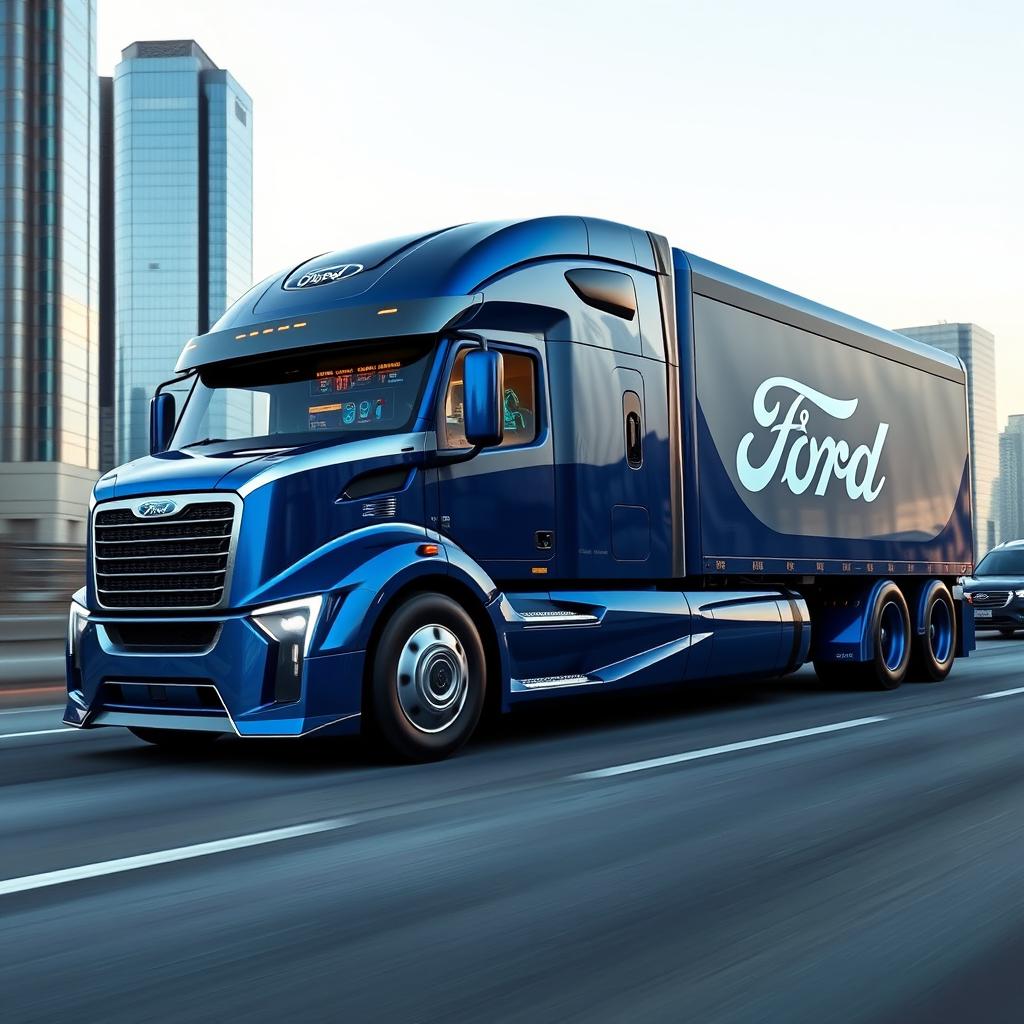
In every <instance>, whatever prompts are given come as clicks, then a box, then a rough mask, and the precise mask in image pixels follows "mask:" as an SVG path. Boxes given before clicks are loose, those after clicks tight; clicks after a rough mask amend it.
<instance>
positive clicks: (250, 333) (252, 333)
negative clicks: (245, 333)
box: [249, 331, 260, 338]
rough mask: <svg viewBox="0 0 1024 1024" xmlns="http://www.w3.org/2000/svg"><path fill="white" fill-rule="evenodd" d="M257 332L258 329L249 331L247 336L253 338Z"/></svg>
mask: <svg viewBox="0 0 1024 1024" xmlns="http://www.w3.org/2000/svg"><path fill="white" fill-rule="evenodd" d="M259 333H260V332H259V331H250V332H249V337H250V338H255V337H256V335H257V334H259Z"/></svg>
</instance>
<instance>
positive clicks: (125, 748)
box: [0, 639, 1024, 1024]
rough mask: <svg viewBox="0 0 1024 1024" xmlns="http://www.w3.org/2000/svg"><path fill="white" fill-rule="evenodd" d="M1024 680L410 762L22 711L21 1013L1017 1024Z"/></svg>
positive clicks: (8, 795) (617, 709)
mask: <svg viewBox="0 0 1024 1024" xmlns="http://www.w3.org/2000/svg"><path fill="white" fill-rule="evenodd" d="M1016 687H1022V688H1024V639H1021V640H1016V641H1012V640H1011V641H1004V640H988V639H982V640H981V641H980V644H979V651H978V652H977V653H976V655H975V656H973V657H972V658H971V659H970V660H969V661H968V662H959V663H958V664H957V666H956V668H955V669H954V674H953V676H951V678H950V679H949V680H948V681H947V682H946V683H943V684H940V685H938V686H928V685H921V684H918V685H911V684H907V685H905V686H904V687H902V689H900V690H898V691H896V692H894V693H888V694H862V693H846V692H835V691H824V690H822V689H820V688H818V687H817V686H816V684H815V681H814V677H813V674H811V673H809V672H807V671H805V672H801V673H800V674H798V675H797V676H794V677H791V678H790V679H789V680H786V681H785V682H784V683H773V684H759V685H755V684H753V683H750V684H730V685H721V686H718V687H716V688H703V689H697V690H694V689H690V690H686V691H683V692H680V693H678V694H673V695H671V696H657V697H653V698H652V697H647V698H642V697H637V696H633V697H632V698H630V699H619V700H614V701H612V700H608V699H603V700H595V699H590V700H587V701H584V702H580V701H576V702H574V703H571V704H566V705H562V706H560V707H558V708H557V709H555V710H551V709H541V708H536V709H533V710H531V711H530V712H529V713H522V714H519V715H517V716H514V717H512V718H510V719H507V720H505V721H503V722H502V723H500V724H499V725H497V726H495V727H492V729H491V730H490V732H489V734H488V735H486V736H485V737H484V738H483V739H481V740H480V741H479V742H477V743H475V744H474V745H473V746H471V747H470V748H469V749H467V750H466V751H465V752H464V753H462V754H461V755H460V756H458V757H456V758H455V759H453V760H451V761H448V762H445V763H442V764H437V765H429V766H421V767H393V766H388V765H385V764H381V763H378V762H375V761H374V760H373V758H372V757H371V756H369V755H368V754H367V752H366V751H364V749H363V748H362V746H361V745H360V744H359V743H358V742H355V741H341V742H339V741H335V742H333V743H332V742H329V741H323V740H321V741H317V742H312V741H310V742H294V741H290V742H283V741H264V742H260V743H252V742H250V743H243V742H242V741H238V740H230V741H222V742H221V743H219V744H217V745H216V746H215V747H214V748H212V750H211V751H210V752H209V753H207V754H204V755H203V756H202V757H201V758H198V759H192V760H187V759H182V758H176V757H173V756H170V755H167V754H165V753H162V752H161V751H159V750H156V749H153V748H149V747H146V746H144V745H142V744H140V743H139V742H138V741H136V740H134V739H133V738H132V737H131V736H130V735H128V734H127V733H122V732H121V731H119V730H118V731H115V730H109V731H107V730H99V731H96V732H92V733H85V734H78V733H69V734H65V733H62V732H50V731H49V730H52V729H56V728H58V725H59V723H58V719H57V713H56V711H55V710H54V709H43V710H32V709H24V708H22V709H18V710H16V711H15V710H11V709H10V708H7V709H5V710H0V1019H2V1020H3V1021H4V1022H5V1024H14V1022H20V1021H28V1020H38V1021H56V1020H75V1021H79V1022H82V1021H104V1022H114V1021H131V1022H139V1021H147V1020H176V1021H206V1020H209V1021H218V1022H223V1021H234V1020H245V1021H247V1022H248V1021H264V1020H268V1021H269V1020H274V1021H279V1020H299V1021H305V1020H331V1021H335V1020H337V1021H389V1022H390V1021H399V1022H403V1021H438V1022H441V1021H443V1022H446V1024H454V1022H459V1021H486V1022H506V1021H522V1022H530V1024H534V1022H546V1021H586V1022H588V1024H590V1022H595V1021H630V1022H632V1021H667V1022H673V1024H677V1022H682V1021H700V1022H702V1024H704V1022H726V1021H728V1022H734V1021H735V1022H740V1021H742V1022H755V1021H756V1022H761V1021H768V1022H776V1021H778V1022H783V1024H797V1022H803V1021H814V1022H819V1021H830V1022H835V1021H844V1022H845V1021H871V1022H890V1021H891V1022H900V1024H906V1022H908V1021H909V1022H914V1021H930V1022H934V1021H947V1020H948V1021H961V1020H970V1021H972V1022H977V1021H1001V1020H1005V1021H1015V1022H1016V1021H1020V1020H1022V1019H1024V970H1022V960H1024V689H1022V691H1021V692H1020V693H1010V694H1006V695H1003V696H998V697H990V698H986V699H979V698H980V697H981V696H982V695H984V694H991V693H993V692H999V691H1004V690H1011V689H1014V688H1016ZM871 719H880V720H871ZM831 726H841V728H834V729H829V730H827V731H826V730H824V729H823V727H831ZM792 733H796V735H788V734H792ZM780 736H782V737H787V738H783V739H777V738H778V737H780ZM764 740H770V742H761V741H764ZM751 741H758V742H756V743H752V742H751ZM722 748H724V749H722ZM678 755H687V756H686V757H685V758H684V757H681V756H678ZM652 762H653V763H652ZM609 769H615V771H614V772H612V771H608V770H609ZM131 858H135V859H131ZM126 859H127V860H126Z"/></svg>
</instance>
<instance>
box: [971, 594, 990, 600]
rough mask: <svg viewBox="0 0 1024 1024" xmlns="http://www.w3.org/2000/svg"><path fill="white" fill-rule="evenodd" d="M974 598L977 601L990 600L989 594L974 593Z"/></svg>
mask: <svg viewBox="0 0 1024 1024" xmlns="http://www.w3.org/2000/svg"><path fill="white" fill-rule="evenodd" d="M974 600H975V601H987V600H988V594H975V595H974Z"/></svg>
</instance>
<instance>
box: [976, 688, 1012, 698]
mask: <svg viewBox="0 0 1024 1024" xmlns="http://www.w3.org/2000/svg"><path fill="white" fill-rule="evenodd" d="M1018 693H1024V686H1016V687H1014V688H1013V689H1012V690H996V691H995V692H994V693H979V694H976V695H975V698H974V699H975V700H995V699H996V697H1013V696H1015V695H1016V694H1018Z"/></svg>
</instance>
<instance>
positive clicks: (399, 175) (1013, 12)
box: [99, 0, 1024, 423]
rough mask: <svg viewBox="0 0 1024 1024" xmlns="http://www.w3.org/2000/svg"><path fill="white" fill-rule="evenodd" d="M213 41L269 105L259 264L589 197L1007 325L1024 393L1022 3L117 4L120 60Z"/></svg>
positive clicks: (106, 61) (716, 247) (832, 290)
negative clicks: (163, 46)
mask: <svg viewBox="0 0 1024 1024" xmlns="http://www.w3.org/2000/svg"><path fill="white" fill-rule="evenodd" d="M176 38H194V39H196V40H197V41H198V42H199V44H200V45H201V46H202V47H203V48H204V49H205V50H206V52H207V53H208V54H209V55H210V57H211V58H212V59H213V60H214V61H215V62H216V63H217V64H218V65H219V66H220V67H224V68H227V69H228V70H229V71H230V72H231V73H232V74H233V75H234V76H235V78H236V79H237V80H238V81H239V82H240V84H241V85H242V86H243V88H245V89H246V91H247V92H248V93H249V94H250V96H251V97H252V100H253V125H254V128H253V130H254V137H255V157H254V160H255V170H254V187H255V194H254V220H255V228H254V230H255V242H254V245H255V254H254V255H255V278H256V280H259V279H261V278H262V277H264V276H266V275H268V274H270V273H272V272H274V271H276V270H278V269H280V268H282V267H284V266H287V265H293V264H295V263H297V262H299V261H300V260H302V259H304V258H306V257H308V256H311V255H314V254H317V253H320V252H324V251H328V250H333V249H341V248H347V247H348V246H350V245H355V244H358V243H360V242H364V241H370V240H373V239H377V238H387V237H389V236H392V235H402V234H409V233H411V232H414V231H417V230H420V229H423V230H429V229H431V228H436V227H441V226H445V225H448V224H457V223H462V222H464V221H471V220H500V219H505V218H517V217H530V216H538V215H546V214H553V213H570V214H571V213H577V214H585V215H591V216H597V217H604V218H607V219H609V220H618V221H623V222H625V223H628V224H633V225H636V226H638V227H642V228H645V229H649V230H654V231H657V232H659V233H661V234H664V235H667V236H668V238H669V240H670V241H671V242H672V244H673V245H676V246H678V247H680V248H683V249H688V250H690V251H692V252H695V253H698V254H699V255H701V256H704V257H707V258H709V259H712V260H715V261H717V262H720V263H724V264H727V265H728V266H731V267H734V268H735V269H737V270H739V271H742V272H744V273H747V274H751V275H753V276H755V277H759V278H762V279H764V280H767V281H769V282H771V283H772V284H776V285H779V286H781V287H783V288H787V289H789V290H790V291H794V292H797V293H799V294H802V295H806V296H808V297H809V298H812V299H815V300H816V301H819V302H823V303H825V304H826V305H830V306H834V307H836V308H838V309H841V310H843V311H844V312H847V313H851V314H853V315H855V316H859V317H862V318H863V319H865V320H870V321H872V322H875V323H879V324H882V325H884V326H886V327H901V326H909V325H914V324H926V323H936V322H939V321H942V320H947V321H951V322H953V321H973V322H975V323H979V324H981V325H982V326H983V327H986V328H987V329H988V330H990V331H992V332H994V333H995V335H996V344H997V349H996V360H997V391H998V403H999V407H998V414H999V420H1000V423H1002V421H1003V420H1004V419H1005V417H1006V416H1007V415H1008V414H1009V413H1013V412H1024V288H1022V281H1024V259H1022V257H1021V247H1022V240H1024V130H1022V129H1024V125H1022V121H1024V117H1022V113H1021V111H1022V110H1024V58H1022V54H1024V4H1020V3H1019V2H1016V0H976V2H973V3H971V4H966V3H963V2H960V0H957V2H946V0H926V2H917V0H887V2H884V3H879V2H876V0H862V2H860V3H857V4H849V3H839V2H837V0H773V2H771V3H765V2H763V0H712V2H698V0H677V2H669V0H630V2H629V3H623V2H621V0H586V2H583V0H562V2H559V0H515V2H504V3H495V2H488V0H475V2H467V0H433V2H430V3H426V2H422V0H420V2H416V0H387V2H377V3H365V2H355V0H334V2H329V0H288V2H287V3H282V2H281V0H174V2H173V3H167V2H166V0H99V69H100V72H101V74H110V73H112V72H113V68H114V66H115V65H116V63H117V61H118V60H119V57H120V50H121V49H122V48H123V47H125V46H127V45H128V44H129V43H131V42H133V41H135V40H137V39H176Z"/></svg>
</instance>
